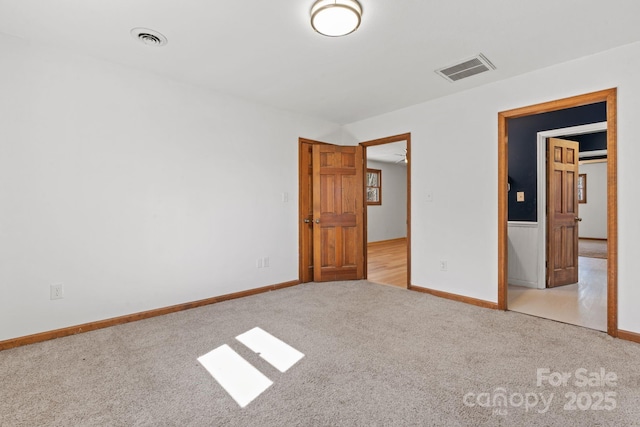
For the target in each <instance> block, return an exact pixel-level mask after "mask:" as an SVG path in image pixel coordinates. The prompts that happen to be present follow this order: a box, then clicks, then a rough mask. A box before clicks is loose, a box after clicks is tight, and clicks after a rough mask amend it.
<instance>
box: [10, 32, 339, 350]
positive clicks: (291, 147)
mask: <svg viewBox="0 0 640 427" xmlns="http://www.w3.org/2000/svg"><path fill="white" fill-rule="evenodd" d="M0 52H2V54H1V55H0V93H2V96H0V120H1V125H0V204H1V205H0V292H1V295H2V297H1V298H0V340H4V339H9V338H13V337H18V336H24V335H28V334H33V333H37V332H41V331H48V330H53V329H56V328H62V327H66V326H72V325H77V324H81V323H85V322H90V321H95V320H100V319H105V318H110V317H114V316H120V315H125V314H130V313H135V312H139V311H143V310H149V309H153V308H157V307H164V306H169V305H173V304H179V303H182V302H187V301H194V300H198V299H203V298H208V297H212V296H217V295H222V294H226V293H230V292H237V291H241V290H245V289H249V288H256V287H260V286H266V285H270V284H276V283H281V282H285V281H290V280H296V279H297V278H298V258H297V253H298V235H297V228H298V225H297V211H298V204H297V191H298V188H297V180H298V178H297V170H298V165H297V162H298V160H297V159H298V137H299V136H302V137H307V138H312V139H319V140H328V138H329V135H341V133H342V130H341V129H340V127H339V126H337V125H334V124H332V123H328V122H325V121H321V120H315V119H310V118H307V117H302V116H300V115H296V114H292V113H286V112H282V111H279V110H275V109H271V108H265V107H262V106H259V105H255V104H251V103H247V102H244V101H241V100H238V99H234V98H229V97H224V96H220V95H217V94H214V93H212V92H208V91H207V90H204V89H201V88H196V87H192V86H187V85H183V84H180V83H177V82H174V81H171V80H168V79H164V78H161V77H157V76H153V75H149V74H145V73H142V72H138V71H136V70H132V69H127V68H124V67H120V66H118V65H114V64H109V63H106V62H102V61H98V60H94V59H91V58H88V57H82V56H75V55H72V54H69V53H66V52H64V51H58V50H53V49H50V48H45V47H38V46H34V45H31V44H28V43H26V42H23V41H20V40H17V39H13V38H8V37H6V36H0ZM329 141H330V140H329ZM283 192H287V193H288V195H289V202H288V203H283V202H282V193H283ZM266 256H268V257H270V267H269V268H262V269H257V268H256V259H257V258H258V257H266ZM52 283H63V284H64V291H65V294H64V299H62V300H55V301H51V300H50V299H49V285H50V284H52Z"/></svg>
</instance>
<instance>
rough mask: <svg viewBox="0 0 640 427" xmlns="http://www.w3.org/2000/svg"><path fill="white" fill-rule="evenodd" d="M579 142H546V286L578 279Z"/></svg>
mask: <svg viewBox="0 0 640 427" xmlns="http://www.w3.org/2000/svg"><path fill="white" fill-rule="evenodd" d="M578 155H579V144H578V143H577V142H574V141H567V140H563V139H557V138H549V140H548V143H547V287H548V288H553V287H555V286H561V285H568V284H571V283H576V282H577V281H578V222H579V221H580V220H581V219H580V218H578V194H577V190H578V157H579V156H578Z"/></svg>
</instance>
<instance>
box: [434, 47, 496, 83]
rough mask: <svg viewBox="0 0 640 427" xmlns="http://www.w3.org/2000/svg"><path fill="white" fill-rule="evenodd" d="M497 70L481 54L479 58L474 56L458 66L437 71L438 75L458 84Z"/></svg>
mask: <svg viewBox="0 0 640 427" xmlns="http://www.w3.org/2000/svg"><path fill="white" fill-rule="evenodd" d="M495 69H496V67H495V65H493V64H492V63H491V61H489V60H488V59H487V58H486V57H485V56H484V55H483V54H481V53H480V54H478V55H477V56H474V57H473V58H471V59H466V60H464V61H462V62H460V63H458V64H454V65H450V66H448V67H444V68H440V69H439V70H436V73H438V74H440V75H441V76H442V77H444V78H445V79H447V80H448V81H450V82H457V81H458V80H462V79H465V78H467V77H471V76H475V75H476V74H480V73H484V72H485V71H491V70H495Z"/></svg>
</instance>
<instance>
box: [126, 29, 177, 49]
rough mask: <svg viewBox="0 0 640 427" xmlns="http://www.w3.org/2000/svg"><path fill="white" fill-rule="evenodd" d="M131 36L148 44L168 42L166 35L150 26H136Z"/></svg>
mask: <svg viewBox="0 0 640 427" xmlns="http://www.w3.org/2000/svg"><path fill="white" fill-rule="evenodd" d="M131 37H133V38H134V39H138V41H140V42H141V43H144V44H146V45H147V46H164V45H166V44H167V42H168V41H167V38H166V37H165V36H163V35H162V34H160V33H159V32H157V31H155V30H150V29H149V28H141V27H138V28H134V29H132V30H131Z"/></svg>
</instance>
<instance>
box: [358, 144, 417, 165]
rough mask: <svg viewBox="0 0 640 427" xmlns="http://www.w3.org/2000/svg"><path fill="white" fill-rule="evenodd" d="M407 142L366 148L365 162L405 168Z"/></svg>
mask: <svg viewBox="0 0 640 427" xmlns="http://www.w3.org/2000/svg"><path fill="white" fill-rule="evenodd" d="M406 147H407V141H398V142H391V143H389V144H381V145H372V146H369V147H367V160H373V161H376V162H383V163H397V164H399V165H402V166H405V165H406V163H405V162H404V161H403V160H404V158H405V155H406Z"/></svg>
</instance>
